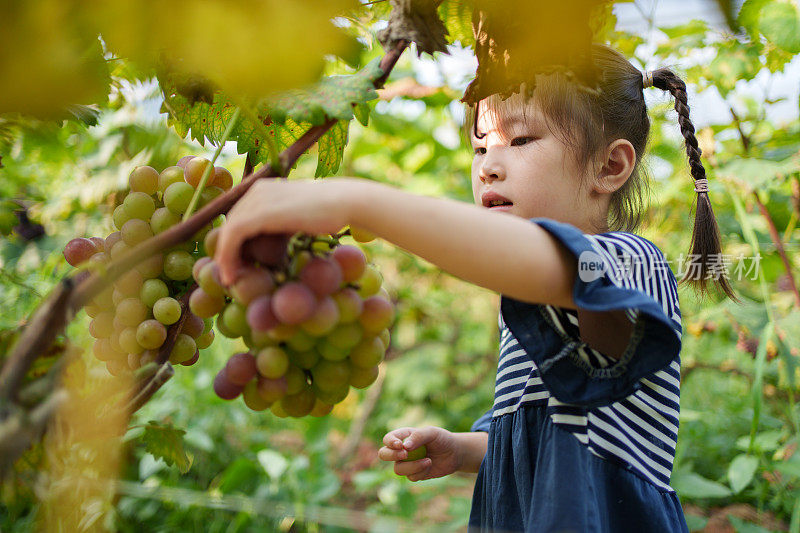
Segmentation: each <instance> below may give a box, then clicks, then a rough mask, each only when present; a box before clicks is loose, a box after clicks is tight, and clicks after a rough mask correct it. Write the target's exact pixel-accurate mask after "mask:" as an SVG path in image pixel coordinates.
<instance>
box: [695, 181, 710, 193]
mask: <svg viewBox="0 0 800 533" xmlns="http://www.w3.org/2000/svg"><path fill="white" fill-rule="evenodd" d="M694 192H698V193H700V192H705V193H707V192H708V180H707V179H706V178H700V179H699V180H694Z"/></svg>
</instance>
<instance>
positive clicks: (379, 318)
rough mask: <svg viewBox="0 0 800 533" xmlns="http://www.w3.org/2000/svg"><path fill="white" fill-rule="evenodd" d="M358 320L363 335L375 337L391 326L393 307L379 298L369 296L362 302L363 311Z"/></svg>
mask: <svg viewBox="0 0 800 533" xmlns="http://www.w3.org/2000/svg"><path fill="white" fill-rule="evenodd" d="M358 320H359V322H360V323H361V326H362V327H363V328H364V332H365V333H367V334H371V335H377V334H378V333H380V332H381V331H383V330H384V329H385V328H388V327H389V326H391V325H392V320H394V307H393V306H392V304H391V303H390V302H388V301H387V300H385V299H384V298H382V297H380V296H370V297H369V298H367V299H366V300H364V310H363V311H362V312H361V316H360V317H359V318H358Z"/></svg>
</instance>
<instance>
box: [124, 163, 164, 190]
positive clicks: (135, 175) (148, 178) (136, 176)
mask: <svg viewBox="0 0 800 533" xmlns="http://www.w3.org/2000/svg"><path fill="white" fill-rule="evenodd" d="M128 185H129V186H130V188H131V190H132V191H134V192H143V193H145V194H148V195H150V194H155V193H156V192H158V171H157V170H156V169H154V168H153V167H148V166H140V167H136V168H135V169H133V172H131V175H130V177H129V178H128Z"/></svg>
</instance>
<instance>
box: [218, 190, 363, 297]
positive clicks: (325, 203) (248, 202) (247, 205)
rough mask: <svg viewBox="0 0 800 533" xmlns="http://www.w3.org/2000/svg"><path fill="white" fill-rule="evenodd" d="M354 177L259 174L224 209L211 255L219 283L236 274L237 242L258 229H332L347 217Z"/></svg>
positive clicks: (238, 260) (313, 231) (228, 281)
mask: <svg viewBox="0 0 800 533" xmlns="http://www.w3.org/2000/svg"><path fill="white" fill-rule="evenodd" d="M354 185H355V180H349V179H341V178H337V179H328V180H325V181H312V180H297V181H295V180H292V181H286V180H285V179H263V180H259V181H258V182H257V183H254V184H253V186H252V187H250V190H249V191H247V193H246V194H245V195H244V196H243V197H242V198H241V199H240V200H239V201H238V202H237V203H236V205H234V206H233V208H232V209H231V210H230V212H229V213H228V216H227V218H226V221H225V224H223V225H222V230H221V233H220V236H219V241H218V243H217V251H216V254H215V255H214V258H215V260H216V261H217V264H218V265H219V272H220V277H221V280H222V283H223V284H225V285H230V284H231V283H233V282H234V281H235V280H236V276H237V271H238V270H239V268H240V267H241V247H242V244H243V243H244V242H245V241H246V240H247V239H249V238H250V237H255V236H257V235H259V234H262V233H296V232H298V231H302V232H305V233H311V234H320V233H328V234H333V233H336V232H338V231H339V230H341V229H342V228H343V227H344V226H346V225H347V224H349V223H350V220H349V218H350V206H351V205H353V200H354V194H355V191H356V190H357V189H358V187H356V186H354Z"/></svg>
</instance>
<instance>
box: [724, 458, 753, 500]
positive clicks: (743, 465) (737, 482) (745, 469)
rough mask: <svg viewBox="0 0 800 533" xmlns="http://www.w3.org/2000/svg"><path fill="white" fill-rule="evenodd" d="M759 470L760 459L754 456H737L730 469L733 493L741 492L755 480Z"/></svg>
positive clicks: (729, 474) (729, 477)
mask: <svg viewBox="0 0 800 533" xmlns="http://www.w3.org/2000/svg"><path fill="white" fill-rule="evenodd" d="M757 469H758V458H757V457H753V456H752V455H747V454H744V453H743V454H741V455H737V456H736V457H735V458H734V459H733V461H731V464H730V466H729V467H728V479H729V480H730V482H731V488H732V489H733V492H741V491H742V490H743V489H744V488H745V487H746V486H747V485H749V484H750V482H751V481H752V480H753V476H754V475H755V473H756V470H757Z"/></svg>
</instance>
